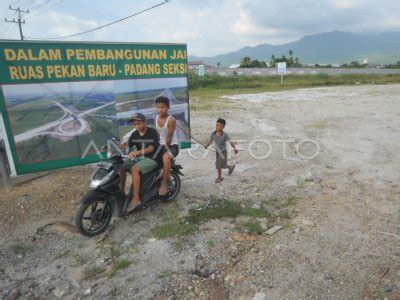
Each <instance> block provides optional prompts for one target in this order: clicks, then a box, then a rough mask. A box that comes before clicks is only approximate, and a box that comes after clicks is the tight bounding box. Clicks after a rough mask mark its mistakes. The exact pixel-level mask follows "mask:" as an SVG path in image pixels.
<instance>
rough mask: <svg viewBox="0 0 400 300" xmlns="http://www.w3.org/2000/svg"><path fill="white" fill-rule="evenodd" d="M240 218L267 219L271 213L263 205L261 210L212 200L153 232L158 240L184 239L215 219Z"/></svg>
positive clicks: (225, 201)
mask: <svg viewBox="0 0 400 300" xmlns="http://www.w3.org/2000/svg"><path fill="white" fill-rule="evenodd" d="M238 216H249V217H255V218H265V217H269V216H270V213H269V212H268V210H267V209H266V208H265V207H264V205H263V204H262V205H261V207H260V208H250V207H246V206H242V205H241V204H240V203H236V202H233V201H231V200H229V199H225V198H222V199H219V198H212V199H211V200H210V202H209V203H207V204H205V205H203V206H200V207H198V208H193V209H190V210H189V213H188V215H187V216H185V217H183V218H180V219H178V220H175V221H173V222H172V221H171V222H167V223H165V224H161V225H158V226H156V227H154V228H153V229H152V230H151V232H152V234H153V236H154V237H156V238H158V239H163V238H167V237H183V236H186V235H189V234H192V233H194V232H196V231H197V230H198V228H199V227H198V225H200V224H201V223H204V222H207V221H210V220H214V219H222V218H236V217H238Z"/></svg>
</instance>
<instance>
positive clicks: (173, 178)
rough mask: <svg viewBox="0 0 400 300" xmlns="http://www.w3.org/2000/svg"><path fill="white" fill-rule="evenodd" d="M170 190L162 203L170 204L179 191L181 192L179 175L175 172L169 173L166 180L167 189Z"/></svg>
mask: <svg viewBox="0 0 400 300" xmlns="http://www.w3.org/2000/svg"><path fill="white" fill-rule="evenodd" d="M170 188H171V191H169V192H168V193H167V195H166V197H165V198H164V200H163V201H165V202H170V201H173V200H175V199H176V197H178V194H179V191H180V190H181V178H180V177H179V174H177V173H175V172H171V174H170V176H169V178H168V189H170Z"/></svg>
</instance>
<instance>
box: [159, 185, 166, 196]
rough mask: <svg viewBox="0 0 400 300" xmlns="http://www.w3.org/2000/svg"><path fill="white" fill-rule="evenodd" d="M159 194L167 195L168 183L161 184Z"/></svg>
mask: <svg viewBox="0 0 400 300" xmlns="http://www.w3.org/2000/svg"><path fill="white" fill-rule="evenodd" d="M158 194H159V195H160V196H165V195H166V194H167V185H166V184H161V186H160V189H159V190H158Z"/></svg>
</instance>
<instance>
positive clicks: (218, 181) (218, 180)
mask: <svg viewBox="0 0 400 300" xmlns="http://www.w3.org/2000/svg"><path fill="white" fill-rule="evenodd" d="M222 180H224V178H223V177H219V178H217V179H215V183H220V182H221V181H222Z"/></svg>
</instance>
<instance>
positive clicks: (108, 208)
mask: <svg viewBox="0 0 400 300" xmlns="http://www.w3.org/2000/svg"><path fill="white" fill-rule="evenodd" d="M124 158H128V156H125V155H114V156H112V157H110V159H109V160H108V161H102V162H100V163H99V164H98V169H97V170H96V171H95V172H94V173H93V174H92V176H91V179H90V190H89V191H88V192H87V193H86V195H85V196H83V198H82V200H81V202H80V206H79V209H78V211H77V212H76V215H75V225H76V228H77V229H78V231H79V232H80V233H81V234H82V235H85V236H88V237H93V236H96V235H98V234H100V233H102V232H104V231H105V230H106V229H107V227H108V225H109V224H110V221H111V219H112V217H113V216H118V217H124V216H126V215H127V209H128V208H129V203H130V200H131V199H132V195H133V187H132V186H131V187H130V189H129V193H128V194H127V195H126V194H125V192H122V191H121V190H120V187H119V181H120V176H119V170H120V168H121V167H122V164H123V159H124ZM181 169H182V166H180V165H177V164H175V161H174V160H172V161H171V172H170V177H169V178H168V181H167V183H168V185H167V194H166V195H165V196H160V195H159V187H160V183H161V180H162V168H161V167H159V168H157V169H156V170H155V171H153V172H150V173H148V174H145V175H141V181H140V196H141V204H140V205H139V206H137V207H136V208H135V211H134V212H137V211H139V210H142V209H143V208H145V207H149V206H151V205H153V204H154V203H155V202H157V201H160V200H162V201H165V202H169V201H173V200H175V199H176V197H177V196H178V194H179V191H180V188H181V179H180V176H183V174H182V172H181Z"/></svg>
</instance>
